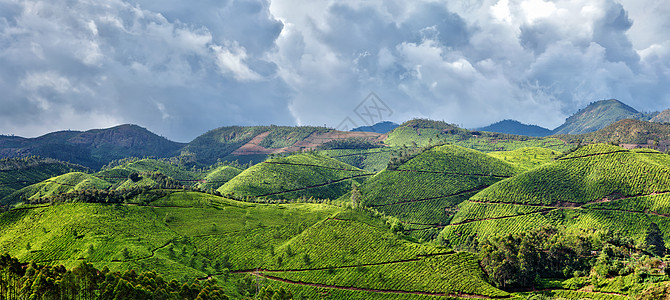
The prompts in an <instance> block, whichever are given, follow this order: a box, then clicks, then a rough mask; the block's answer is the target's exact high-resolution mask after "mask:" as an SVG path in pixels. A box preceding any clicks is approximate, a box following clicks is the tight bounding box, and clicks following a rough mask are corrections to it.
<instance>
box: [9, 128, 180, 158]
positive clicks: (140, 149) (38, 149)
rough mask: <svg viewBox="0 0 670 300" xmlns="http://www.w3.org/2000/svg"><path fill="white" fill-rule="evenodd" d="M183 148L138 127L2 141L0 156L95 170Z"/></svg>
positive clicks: (61, 133) (59, 133) (176, 152)
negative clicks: (41, 159)
mask: <svg viewBox="0 0 670 300" xmlns="http://www.w3.org/2000/svg"><path fill="white" fill-rule="evenodd" d="M183 146H184V145H183V144H180V143H176V142H172V141H170V140H168V139H166V138H163V137H160V136H158V135H156V134H154V133H152V132H150V131H148V130H146V129H145V128H142V127H140V126H137V125H119V126H116V127H112V128H107V129H93V130H88V131H84V132H81V131H59V132H53V133H49V134H46V135H43V136H40V137H36V138H18V137H14V138H11V139H7V138H3V139H2V141H1V142H0V156H2V157H15V156H26V155H39V156H42V157H50V158H55V159H58V160H62V161H67V162H70V163H75V164H80V165H83V166H86V167H89V168H91V169H98V168H100V167H101V166H103V165H105V164H107V163H109V162H110V161H112V160H116V159H121V158H126V157H131V156H134V157H145V156H155V157H169V156H173V155H176V154H178V151H179V149H181V148H182V147H183Z"/></svg>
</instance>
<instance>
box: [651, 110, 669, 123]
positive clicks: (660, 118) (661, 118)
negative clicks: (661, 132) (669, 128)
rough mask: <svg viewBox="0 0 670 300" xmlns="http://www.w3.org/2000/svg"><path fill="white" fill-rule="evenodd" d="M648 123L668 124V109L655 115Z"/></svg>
mask: <svg viewBox="0 0 670 300" xmlns="http://www.w3.org/2000/svg"><path fill="white" fill-rule="evenodd" d="M649 122H655V123H670V109H666V110H664V111H662V112H660V113H658V114H657V115H655V116H654V117H653V118H651V120H649Z"/></svg>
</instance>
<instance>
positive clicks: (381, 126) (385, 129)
mask: <svg viewBox="0 0 670 300" xmlns="http://www.w3.org/2000/svg"><path fill="white" fill-rule="evenodd" d="M398 126H400V125H398V124H396V123H393V122H389V121H385V122H379V123H376V124H374V125H372V126H361V127H356V128H354V129H352V130H351V131H363V132H376V133H389V132H390V131H391V130H393V129H395V128H396V127H398Z"/></svg>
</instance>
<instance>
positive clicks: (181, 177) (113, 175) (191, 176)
mask: <svg viewBox="0 0 670 300" xmlns="http://www.w3.org/2000/svg"><path fill="white" fill-rule="evenodd" d="M148 172H160V173H162V174H164V175H166V176H169V177H172V178H173V179H175V180H177V181H179V182H180V183H181V184H183V185H193V184H195V183H196V182H197V181H198V180H200V179H203V178H204V177H205V174H202V173H201V172H198V171H189V170H186V169H185V168H183V167H180V166H177V165H174V164H171V163H168V162H165V161H161V160H155V159H141V160H138V161H134V162H130V163H127V164H124V165H121V166H117V167H114V168H111V169H108V170H103V171H100V172H98V173H95V174H94V175H95V176H96V177H99V178H101V179H105V180H107V181H109V182H112V183H115V184H117V185H118V184H122V183H123V182H125V180H126V179H128V176H129V175H130V174H132V173H148Z"/></svg>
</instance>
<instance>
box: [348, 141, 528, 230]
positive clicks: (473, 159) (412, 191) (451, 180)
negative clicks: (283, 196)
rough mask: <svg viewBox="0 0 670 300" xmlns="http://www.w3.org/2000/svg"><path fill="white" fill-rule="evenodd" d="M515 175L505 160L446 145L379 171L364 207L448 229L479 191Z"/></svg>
mask: <svg viewBox="0 0 670 300" xmlns="http://www.w3.org/2000/svg"><path fill="white" fill-rule="evenodd" d="M514 174H515V169H514V167H513V166H512V165H510V164H508V163H506V162H503V161H502V160H499V159H497V158H494V157H491V156H487V155H486V154H484V153H481V152H478V151H475V150H471V149H466V148H463V147H459V146H453V145H445V146H438V147H433V148H430V149H428V150H426V151H424V152H422V153H420V154H418V155H416V156H415V157H413V158H411V159H410V160H408V161H407V162H405V163H404V164H402V165H400V166H398V167H397V169H396V170H388V169H386V170H384V171H381V172H380V173H378V174H377V175H375V176H373V177H371V178H370V179H368V180H367V181H366V182H364V183H363V184H362V185H361V186H360V188H359V189H360V192H361V195H362V201H361V202H362V204H363V205H365V206H368V207H372V208H374V209H376V210H378V211H381V212H384V213H385V214H387V215H389V216H394V217H397V218H399V219H400V221H403V222H408V223H418V224H434V225H440V224H448V223H449V221H450V219H451V216H452V214H451V213H450V211H451V210H452V209H453V208H455V207H456V206H457V205H458V204H459V203H461V202H462V201H465V200H467V199H468V198H469V197H470V196H472V195H473V194H474V193H475V192H476V191H479V190H481V189H483V188H485V187H487V186H489V185H491V184H493V183H495V182H497V181H499V180H501V179H503V178H505V177H508V176H512V175H514ZM349 197H350V196H349ZM345 198H347V197H346V196H345V197H343V198H341V200H347V199H345Z"/></svg>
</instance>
